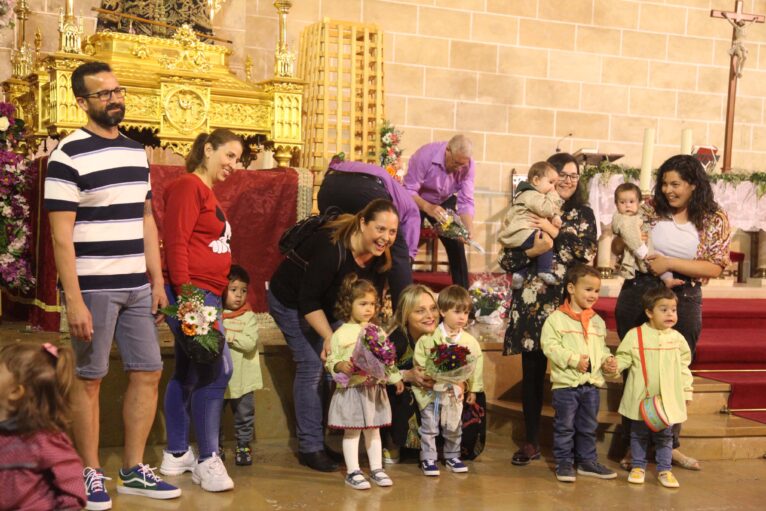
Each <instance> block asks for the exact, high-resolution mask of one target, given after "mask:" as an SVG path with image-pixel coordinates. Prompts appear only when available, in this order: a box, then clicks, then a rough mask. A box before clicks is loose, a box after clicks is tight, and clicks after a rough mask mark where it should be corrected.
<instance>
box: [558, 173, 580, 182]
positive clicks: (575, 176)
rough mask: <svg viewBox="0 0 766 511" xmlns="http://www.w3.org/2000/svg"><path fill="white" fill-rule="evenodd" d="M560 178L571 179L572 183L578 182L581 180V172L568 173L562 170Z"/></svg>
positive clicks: (563, 179)
mask: <svg viewBox="0 0 766 511" xmlns="http://www.w3.org/2000/svg"><path fill="white" fill-rule="evenodd" d="M559 179H560V180H562V181H570V182H572V183H576V182H577V181H579V180H580V174H568V173H566V172H562V173H561V174H559Z"/></svg>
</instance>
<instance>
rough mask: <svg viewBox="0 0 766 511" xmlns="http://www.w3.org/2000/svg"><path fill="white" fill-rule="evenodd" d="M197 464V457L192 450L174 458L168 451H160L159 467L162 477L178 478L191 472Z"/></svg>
mask: <svg viewBox="0 0 766 511" xmlns="http://www.w3.org/2000/svg"><path fill="white" fill-rule="evenodd" d="M196 464H197V457H196V456H195V455H194V451H192V448H191V447H189V449H188V450H187V451H186V452H185V453H184V455H183V456H180V457H178V458H176V457H175V456H173V455H172V454H170V453H169V452H168V451H162V464H161V465H160V474H162V475H164V476H180V475H181V474H183V473H184V472H192V471H193V470H194V466H195V465H196Z"/></svg>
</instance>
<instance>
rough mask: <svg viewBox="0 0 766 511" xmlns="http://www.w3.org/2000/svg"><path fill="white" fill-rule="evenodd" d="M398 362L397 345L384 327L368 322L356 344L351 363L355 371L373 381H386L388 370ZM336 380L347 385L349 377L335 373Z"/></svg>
mask: <svg viewBox="0 0 766 511" xmlns="http://www.w3.org/2000/svg"><path fill="white" fill-rule="evenodd" d="M394 364H396V347H395V346H394V343H393V342H391V339H389V338H388V335H386V332H384V331H383V329H382V328H380V327H379V326H377V325H375V324H373V323H367V324H366V325H365V326H364V327H363V328H362V331H361V332H359V337H358V338H357V340H356V345H355V346H354V352H353V353H352V354H351V365H352V366H353V367H354V373H356V374H362V375H365V376H367V378H368V379H369V380H371V381H385V380H386V371H387V370H389V369H390V368H392V367H393V366H394ZM335 381H336V382H338V383H339V384H341V385H343V386H347V385H348V382H349V377H348V376H347V375H345V374H343V373H338V374H336V375H335Z"/></svg>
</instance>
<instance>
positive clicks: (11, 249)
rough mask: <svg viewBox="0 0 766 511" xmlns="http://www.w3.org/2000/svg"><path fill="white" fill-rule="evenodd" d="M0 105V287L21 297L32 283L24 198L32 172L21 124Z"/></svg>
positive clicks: (9, 108)
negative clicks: (19, 294)
mask: <svg viewBox="0 0 766 511" xmlns="http://www.w3.org/2000/svg"><path fill="white" fill-rule="evenodd" d="M15 114H16V108H15V107H14V106H13V105H12V104H10V103H6V102H0V210H1V211H2V217H1V218H0V285H1V286H3V287H5V288H6V289H9V290H18V291H21V292H23V293H25V292H27V291H29V290H30V289H31V288H32V286H33V285H34V283H35V278H34V277H33V276H32V268H31V267H30V264H29V261H30V260H31V259H32V258H31V254H30V233H31V228H30V225H29V222H30V219H29V204H28V203H27V199H26V197H25V196H24V194H25V192H26V191H27V189H28V188H29V185H30V183H32V182H33V181H34V178H35V172H34V170H35V169H33V168H30V167H29V159H28V158H27V157H26V156H25V155H24V152H25V149H24V147H23V144H22V142H23V140H24V121H23V120H21V119H17V118H16V116H15Z"/></svg>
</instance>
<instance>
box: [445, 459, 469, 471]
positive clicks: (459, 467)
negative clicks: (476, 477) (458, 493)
mask: <svg viewBox="0 0 766 511" xmlns="http://www.w3.org/2000/svg"><path fill="white" fill-rule="evenodd" d="M444 464H445V465H447V468H448V469H450V470H451V471H452V472H455V473H458V474H462V473H464V472H468V467H466V466H465V463H463V461H462V460H461V459H460V458H450V459H447V460H444Z"/></svg>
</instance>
